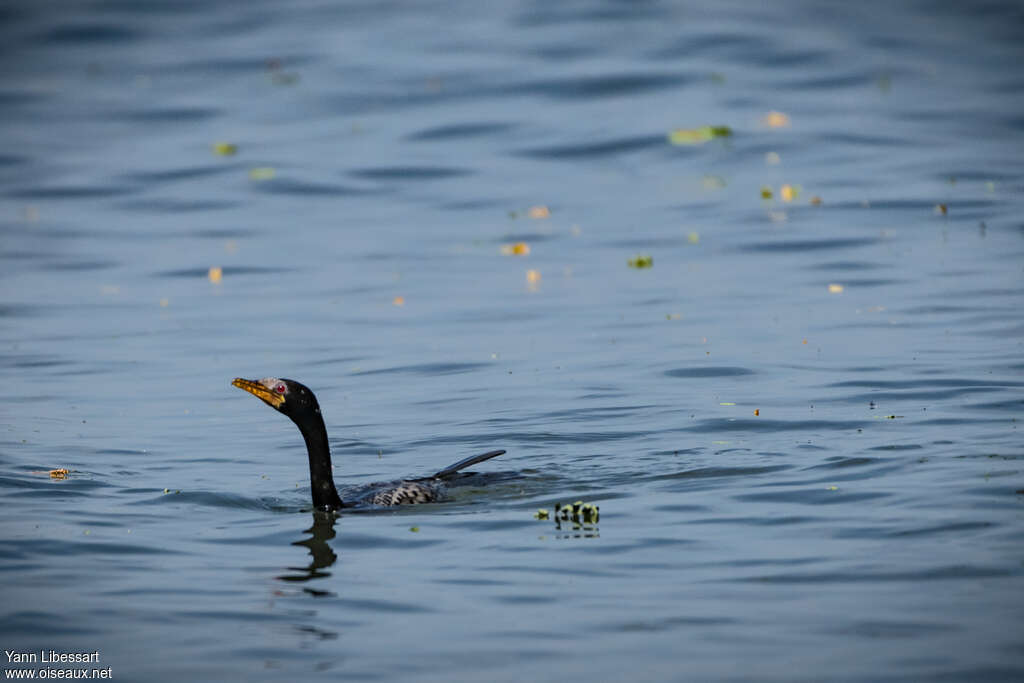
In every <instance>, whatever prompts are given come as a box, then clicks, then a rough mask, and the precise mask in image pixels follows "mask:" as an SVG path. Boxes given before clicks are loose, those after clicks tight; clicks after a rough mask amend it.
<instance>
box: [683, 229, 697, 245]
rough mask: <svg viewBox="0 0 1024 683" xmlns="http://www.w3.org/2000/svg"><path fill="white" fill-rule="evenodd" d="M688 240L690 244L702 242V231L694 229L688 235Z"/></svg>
mask: <svg viewBox="0 0 1024 683" xmlns="http://www.w3.org/2000/svg"><path fill="white" fill-rule="evenodd" d="M686 241H687V242H689V243H690V244H700V233H699V232H697V231H696V230H694V231H693V232H691V233H689V234H687V235H686Z"/></svg>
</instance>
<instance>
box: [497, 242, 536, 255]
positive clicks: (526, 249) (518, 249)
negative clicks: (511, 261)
mask: <svg viewBox="0 0 1024 683" xmlns="http://www.w3.org/2000/svg"><path fill="white" fill-rule="evenodd" d="M501 253H502V254H504V255H505V256H526V255H527V254H529V253H530V245H529V244H527V243H526V242H516V243H515V244H503V245H501Z"/></svg>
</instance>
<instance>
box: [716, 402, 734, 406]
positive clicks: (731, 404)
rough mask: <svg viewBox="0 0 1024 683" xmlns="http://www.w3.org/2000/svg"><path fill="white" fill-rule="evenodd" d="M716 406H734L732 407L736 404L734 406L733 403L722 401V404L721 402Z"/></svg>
mask: <svg viewBox="0 0 1024 683" xmlns="http://www.w3.org/2000/svg"><path fill="white" fill-rule="evenodd" d="M718 405H720V406H734V405H736V404H735V403H733V402H732V401H722V402H721V403H719V404H718Z"/></svg>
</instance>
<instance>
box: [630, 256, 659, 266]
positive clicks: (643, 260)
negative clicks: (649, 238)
mask: <svg viewBox="0 0 1024 683" xmlns="http://www.w3.org/2000/svg"><path fill="white" fill-rule="evenodd" d="M626 264H627V265H628V266H629V267H630V268H653V267H654V257H653V256H651V255H650V254H637V255H636V256H634V257H633V258H631V259H629V260H628V261H626Z"/></svg>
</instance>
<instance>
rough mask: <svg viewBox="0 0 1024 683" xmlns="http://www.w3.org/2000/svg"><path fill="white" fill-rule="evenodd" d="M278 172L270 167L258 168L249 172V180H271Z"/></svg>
mask: <svg viewBox="0 0 1024 683" xmlns="http://www.w3.org/2000/svg"><path fill="white" fill-rule="evenodd" d="M275 175H277V172H276V171H275V170H274V169H273V168H272V167H270V166H257V167H256V168H253V169H250V170H249V180H255V181H257V182H259V181H261V180H271V179H272V178H273V177H274V176H275Z"/></svg>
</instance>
